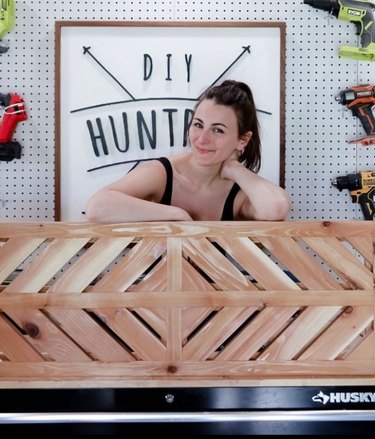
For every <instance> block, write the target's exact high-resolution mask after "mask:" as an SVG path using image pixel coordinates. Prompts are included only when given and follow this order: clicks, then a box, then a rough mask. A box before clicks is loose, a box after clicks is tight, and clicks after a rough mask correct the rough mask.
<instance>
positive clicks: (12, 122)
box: [0, 93, 27, 161]
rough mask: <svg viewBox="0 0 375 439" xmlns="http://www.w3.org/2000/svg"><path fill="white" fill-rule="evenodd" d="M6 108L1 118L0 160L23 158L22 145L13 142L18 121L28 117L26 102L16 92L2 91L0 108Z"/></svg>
mask: <svg viewBox="0 0 375 439" xmlns="http://www.w3.org/2000/svg"><path fill="white" fill-rule="evenodd" d="M1 108H4V112H3V115H2V118H1V120H0V161H1V160H2V161H10V160H13V159H14V158H17V159H19V158H21V145H20V144H19V143H18V142H14V141H13V142H12V141H11V139H12V136H13V133H14V130H15V129H16V126H17V124H18V122H21V121H23V120H26V119H27V114H26V109H25V102H24V100H23V99H22V98H21V96H19V95H18V94H16V93H7V94H3V93H0V109H1Z"/></svg>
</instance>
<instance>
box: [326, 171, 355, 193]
mask: <svg viewBox="0 0 375 439" xmlns="http://www.w3.org/2000/svg"><path fill="white" fill-rule="evenodd" d="M331 184H332V186H335V187H336V188H337V189H338V190H339V191H340V192H341V191H342V190H343V189H348V190H349V191H354V190H356V189H362V181H361V174H360V173H357V174H349V175H344V176H341V177H336V178H335V179H334V180H332V182H331Z"/></svg>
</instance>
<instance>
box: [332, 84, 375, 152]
mask: <svg viewBox="0 0 375 439" xmlns="http://www.w3.org/2000/svg"><path fill="white" fill-rule="evenodd" d="M335 99H336V101H337V102H339V103H340V104H342V105H346V107H347V108H348V109H349V110H351V112H352V114H353V116H355V117H357V118H358V119H359V121H360V122H361V124H362V127H363V129H364V130H365V132H366V136H363V137H359V138H357V139H353V140H350V141H349V143H361V145H365V146H367V145H372V144H375V117H374V114H373V107H374V105H375V85H371V84H366V85H357V86H354V87H351V88H348V89H346V90H342V91H340V93H339V94H338V95H337V96H336V98H335Z"/></svg>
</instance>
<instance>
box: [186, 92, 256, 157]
mask: <svg viewBox="0 0 375 439" xmlns="http://www.w3.org/2000/svg"><path fill="white" fill-rule="evenodd" d="M245 137H246V136H243V137H241V138H239V137H238V122H237V117H236V113H235V112H234V110H233V109H232V108H231V107H227V106H225V105H218V104H216V103H215V101H214V100H212V99H206V100H204V101H202V102H201V104H200V105H199V106H198V107H197V109H196V112H195V114H194V118H193V120H192V123H191V126H190V129H189V138H190V143H191V146H192V150H193V153H194V154H195V156H196V157H198V158H199V159H201V160H204V161H205V162H209V163H218V162H222V161H224V160H226V159H227V158H228V157H229V156H230V155H231V154H233V152H234V151H235V150H239V151H240V150H242V148H244V147H245V146H246V144H247V142H248V139H249V137H248V138H247V139H246V138H245Z"/></svg>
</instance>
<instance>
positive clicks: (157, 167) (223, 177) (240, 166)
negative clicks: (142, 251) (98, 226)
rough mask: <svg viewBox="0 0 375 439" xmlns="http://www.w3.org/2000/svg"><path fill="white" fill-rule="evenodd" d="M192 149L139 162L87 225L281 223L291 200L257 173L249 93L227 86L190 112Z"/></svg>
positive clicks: (95, 201)
mask: <svg viewBox="0 0 375 439" xmlns="http://www.w3.org/2000/svg"><path fill="white" fill-rule="evenodd" d="M189 140H190V144H191V150H190V151H188V152H183V153H181V154H176V155H173V156H171V157H170V158H168V159H167V158H160V159H155V160H150V161H146V162H144V163H142V164H141V165H139V166H137V167H136V168H134V169H133V170H132V171H131V172H129V173H127V174H126V175H124V176H123V177H122V178H120V179H119V180H117V181H115V182H114V183H111V184H109V185H107V186H105V187H104V188H102V189H100V190H99V191H98V192H96V193H95V194H94V195H93V196H92V197H91V199H90V200H89V202H88V204H87V206H86V216H87V218H88V220H89V221H100V222H129V221H190V220H201V221H216V220H238V221H240V220H264V221H266V220H268V221H276V220H283V219H285V218H286V217H287V215H288V213H289V210H290V207H291V200H290V197H289V195H288V194H287V193H286V192H285V191H284V190H283V189H282V188H281V187H279V186H278V185H276V184H274V183H272V182H270V181H268V180H266V179H264V178H262V177H260V176H259V175H257V172H258V171H259V168H260V164H261V145H260V143H261V142H260V136H259V123H258V119H257V115H256V107H255V104H254V100H253V95H252V92H251V90H250V88H249V87H248V86H247V85H246V84H244V83H243V82H238V81H234V80H226V81H224V82H223V83H222V84H221V85H217V86H213V87H211V88H209V89H208V90H207V91H206V92H205V93H203V94H202V96H201V97H200V98H199V100H198V103H197V105H196V106H195V110H194V115H193V119H192V122H191V125H190V128H189Z"/></svg>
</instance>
